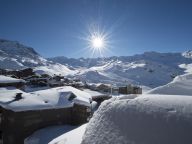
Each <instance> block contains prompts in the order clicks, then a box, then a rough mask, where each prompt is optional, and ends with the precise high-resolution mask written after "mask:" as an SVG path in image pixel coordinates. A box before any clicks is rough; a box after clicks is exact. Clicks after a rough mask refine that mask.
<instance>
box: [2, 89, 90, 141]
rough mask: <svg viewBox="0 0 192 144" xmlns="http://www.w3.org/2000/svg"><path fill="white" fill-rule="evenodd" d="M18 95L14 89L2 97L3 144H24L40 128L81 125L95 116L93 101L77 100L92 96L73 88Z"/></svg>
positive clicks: (19, 93)
mask: <svg viewBox="0 0 192 144" xmlns="http://www.w3.org/2000/svg"><path fill="white" fill-rule="evenodd" d="M16 92H17V93H16V94H15V93H13V91H12V90H11V91H10V93H9V95H7V96H6V93H5V95H4V94H3V93H1V94H0V141H1V142H2V143H3V144H23V143H24V139H25V138H27V137H28V136H30V135H31V134H32V133H33V132H35V131H37V130H38V129H41V128H44V127H47V126H51V125H63V124H69V125H79V124H83V123H86V122H87V121H88V119H89V118H90V116H91V107H90V103H89V101H79V100H80V99H76V98H78V97H80V96H82V95H83V96H85V95H88V94H87V93H85V92H83V91H80V90H78V89H75V88H72V87H59V88H53V89H49V90H42V91H38V92H37V93H25V92H23V93H22V91H20V90H16ZM50 93H51V94H50ZM79 93H80V94H79ZM78 94H79V95H78ZM14 95H15V96H14ZM88 96H89V95H88ZM75 99H76V100H77V101H75ZM31 101H32V102H31Z"/></svg>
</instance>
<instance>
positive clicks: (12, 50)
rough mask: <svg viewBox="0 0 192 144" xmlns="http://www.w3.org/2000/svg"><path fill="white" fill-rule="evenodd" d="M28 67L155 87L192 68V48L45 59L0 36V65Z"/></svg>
mask: <svg viewBox="0 0 192 144" xmlns="http://www.w3.org/2000/svg"><path fill="white" fill-rule="evenodd" d="M26 67H33V68H34V70H35V72H37V73H40V74H42V73H46V74H49V75H54V74H62V75H65V76H66V75H70V76H75V77H77V78H79V79H81V80H83V81H87V82H90V83H100V82H103V83H109V84H117V85H125V84H129V83H133V84H140V85H145V86H148V87H152V88H153V87H157V86H160V85H165V84H167V83H169V82H171V81H172V80H173V78H174V77H175V76H177V75H181V74H184V73H185V72H188V71H192V68H191V67H192V51H187V52H184V53H157V52H145V53H144V54H139V55H134V56H120V57H116V56H113V57H108V58H79V59H75V58H67V57H63V56H62V57H55V58H49V59H45V58H43V57H42V56H40V55H39V54H38V53H37V52H36V51H35V50H34V49H33V48H31V47H28V46H24V45H22V44H20V43H19V42H16V41H9V40H3V39H0V68H1V69H23V68H26ZM186 68H187V70H186Z"/></svg>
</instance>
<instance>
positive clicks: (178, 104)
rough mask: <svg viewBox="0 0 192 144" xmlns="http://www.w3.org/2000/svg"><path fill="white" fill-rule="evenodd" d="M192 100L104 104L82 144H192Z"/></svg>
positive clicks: (154, 98) (132, 99)
mask: <svg viewBox="0 0 192 144" xmlns="http://www.w3.org/2000/svg"><path fill="white" fill-rule="evenodd" d="M191 109H192V97H190V96H173V95H142V96H139V97H136V96H135V95H130V96H124V97H114V98H112V99H110V100H108V101H104V102H103V103H102V105H101V106H100V108H99V109H98V110H97V111H96V112H95V114H94V116H93V118H92V119H91V120H90V122H89V124H88V126H87V128H86V132H85V134H84V136H83V141H82V144H101V143H102V144H109V143H110V144H181V143H183V144H191V143H192V137H191V133H192V111H191Z"/></svg>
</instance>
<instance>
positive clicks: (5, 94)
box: [0, 86, 91, 111]
mask: <svg viewBox="0 0 192 144" xmlns="http://www.w3.org/2000/svg"><path fill="white" fill-rule="evenodd" d="M17 93H22V99H20V100H15V96H16V94H17ZM71 95H73V96H75V98H72V99H70V97H71ZM90 98H91V96H90V94H88V93H86V92H83V91H81V90H78V89H76V88H73V87H71V86H64V87H57V88H51V89H47V90H40V91H36V92H32V93H26V92H23V91H21V90H18V89H15V88H11V87H7V88H0V105H1V106H2V107H4V108H6V109H11V110H13V111H26V110H38V109H51V108H64V107H72V106H73V104H74V103H78V104H81V105H86V106H90V102H89V99H90Z"/></svg>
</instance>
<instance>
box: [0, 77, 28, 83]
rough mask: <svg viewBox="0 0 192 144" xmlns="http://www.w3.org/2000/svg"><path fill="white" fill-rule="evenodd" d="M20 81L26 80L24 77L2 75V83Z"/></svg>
mask: <svg viewBox="0 0 192 144" xmlns="http://www.w3.org/2000/svg"><path fill="white" fill-rule="evenodd" d="M18 82H25V81H24V80H22V79H16V78H12V77H7V76H4V75H0V83H4V84H5V83H18Z"/></svg>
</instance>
